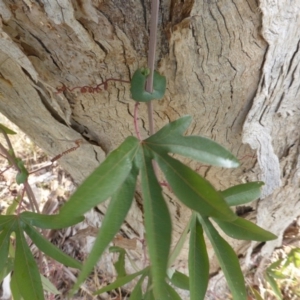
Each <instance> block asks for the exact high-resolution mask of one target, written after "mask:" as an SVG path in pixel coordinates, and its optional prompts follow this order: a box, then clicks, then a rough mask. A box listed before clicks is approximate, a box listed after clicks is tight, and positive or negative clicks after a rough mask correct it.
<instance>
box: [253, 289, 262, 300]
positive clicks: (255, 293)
mask: <svg viewBox="0 0 300 300" xmlns="http://www.w3.org/2000/svg"><path fill="white" fill-rule="evenodd" d="M251 291H252V292H253V294H254V297H255V299H256V300H264V299H263V298H262V297H261V296H260V294H259V292H258V291H257V290H256V289H253V288H252V289H251Z"/></svg>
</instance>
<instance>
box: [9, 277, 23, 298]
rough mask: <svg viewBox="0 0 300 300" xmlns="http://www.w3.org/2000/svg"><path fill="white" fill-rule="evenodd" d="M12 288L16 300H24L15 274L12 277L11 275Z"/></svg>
mask: <svg viewBox="0 0 300 300" xmlns="http://www.w3.org/2000/svg"><path fill="white" fill-rule="evenodd" d="M10 289H11V293H12V296H13V299H14V300H22V299H23V298H22V296H21V293H20V290H19V287H18V284H17V280H16V276H15V275H12V277H11V281H10Z"/></svg>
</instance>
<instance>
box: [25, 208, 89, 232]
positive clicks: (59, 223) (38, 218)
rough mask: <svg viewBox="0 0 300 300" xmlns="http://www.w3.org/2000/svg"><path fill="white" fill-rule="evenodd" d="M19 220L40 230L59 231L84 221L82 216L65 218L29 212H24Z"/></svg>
mask: <svg viewBox="0 0 300 300" xmlns="http://www.w3.org/2000/svg"><path fill="white" fill-rule="evenodd" d="M20 219H21V220H22V222H23V223H25V224H28V225H30V226H31V225H32V226H36V227H39V228H42V229H61V228H65V227H70V226H74V225H76V224H77V223H80V222H82V221H83V220H84V217H83V216H70V217H69V218H65V217H63V216H61V215H60V214H58V215H43V214H37V213H33V212H30V211H25V212H22V213H21V214H20Z"/></svg>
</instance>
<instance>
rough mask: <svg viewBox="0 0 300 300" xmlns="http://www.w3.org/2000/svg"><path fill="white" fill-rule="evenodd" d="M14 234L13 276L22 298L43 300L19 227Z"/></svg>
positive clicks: (32, 259) (37, 272)
mask: <svg viewBox="0 0 300 300" xmlns="http://www.w3.org/2000/svg"><path fill="white" fill-rule="evenodd" d="M15 233H16V256H15V263H14V276H15V279H16V282H17V285H18V288H19V291H20V293H21V295H22V297H23V298H24V299H25V300H27V299H30V300H41V299H44V292H43V287H42V281H41V276H40V274H39V270H38V267H37V264H36V262H35V259H34V257H33V255H32V253H31V251H30V249H29V247H28V245H27V242H26V239H25V237H24V234H23V231H22V228H21V226H18V227H17V228H16V230H15Z"/></svg>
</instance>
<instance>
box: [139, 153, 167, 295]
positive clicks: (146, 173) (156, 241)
mask: <svg viewBox="0 0 300 300" xmlns="http://www.w3.org/2000/svg"><path fill="white" fill-rule="evenodd" d="M141 174H142V178H141V181H142V182H141V185H142V195H143V204H144V219H145V230H146V237H147V246H148V252H149V257H150V261H151V277H152V282H153V293H154V295H155V299H163V300H167V299H170V298H169V296H168V293H167V291H166V282H165V277H166V273H167V267H168V257H169V251H170V244H171V231H172V224H171V217H170V213H169V211H168V207H167V205H166V203H165V200H164V198H163V196H162V189H161V186H160V184H159V183H158V181H157V178H156V174H155V172H154V170H153V165H152V160H151V159H149V153H148V154H146V153H144V161H143V166H142V169H141Z"/></svg>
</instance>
